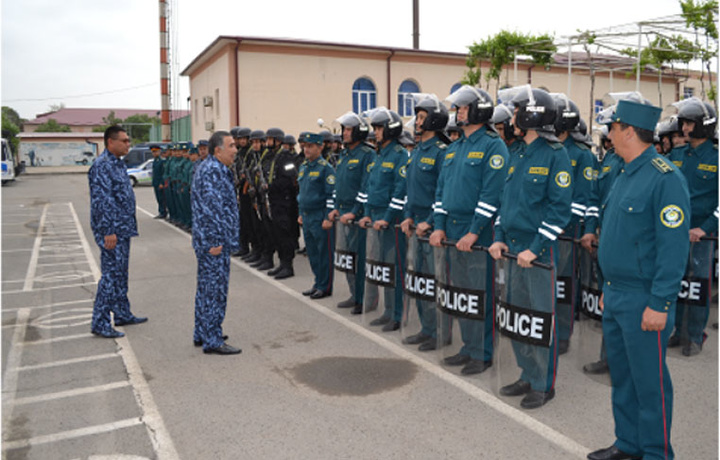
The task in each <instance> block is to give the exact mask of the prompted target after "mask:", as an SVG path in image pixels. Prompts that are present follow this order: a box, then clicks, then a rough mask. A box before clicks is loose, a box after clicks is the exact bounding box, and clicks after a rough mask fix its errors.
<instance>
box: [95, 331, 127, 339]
mask: <svg viewBox="0 0 720 460" xmlns="http://www.w3.org/2000/svg"><path fill="white" fill-rule="evenodd" d="M90 332H92V333H93V334H95V335H97V336H98V337H104V338H106V339H117V338H118V337H125V333H124V332H120V331H116V330H115V329H110V330H109V331H107V332H100V331H90Z"/></svg>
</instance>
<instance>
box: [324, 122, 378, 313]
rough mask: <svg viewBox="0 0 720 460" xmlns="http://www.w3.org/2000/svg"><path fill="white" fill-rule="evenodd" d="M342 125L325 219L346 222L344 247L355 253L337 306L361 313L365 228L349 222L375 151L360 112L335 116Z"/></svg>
mask: <svg viewBox="0 0 720 460" xmlns="http://www.w3.org/2000/svg"><path fill="white" fill-rule="evenodd" d="M337 122H338V123H340V126H342V137H343V141H344V143H345V146H346V147H345V149H343V150H341V151H340V156H339V159H338V163H337V169H336V171H335V178H336V181H335V209H334V210H332V211H331V212H330V214H329V215H328V219H329V220H331V221H333V222H334V221H335V220H336V219H337V218H338V216H340V222H341V223H342V224H343V225H348V226H349V227H348V229H347V230H348V233H347V246H346V247H347V248H348V250H349V251H351V252H354V253H355V254H356V257H355V273H352V272H347V273H346V278H347V283H348V287H349V288H350V298H348V299H347V300H343V301H342V302H340V303H338V304H337V306H338V308H353V310H352V311H353V312H355V313H362V304H363V300H364V298H365V270H364V267H365V237H366V234H367V231H366V230H365V229H364V228H360V227H358V226H357V225H354V224H352V223H350V221H351V220H358V219H359V218H360V217H362V202H359V201H357V198H358V192H360V189H361V188H362V185H363V183H364V181H365V178H366V175H367V169H368V165H369V164H370V163H371V162H372V161H373V159H374V157H375V151H374V150H373V149H371V148H370V147H369V146H368V145H367V144H366V143H365V139H367V136H368V133H369V132H370V127H369V126H368V125H367V123H365V121H364V120H363V119H362V118H360V116H359V115H358V114H356V113H354V112H348V113H346V114H344V115H342V116H341V117H339V118H338V119H337Z"/></svg>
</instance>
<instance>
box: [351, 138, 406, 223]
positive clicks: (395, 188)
mask: <svg viewBox="0 0 720 460" xmlns="http://www.w3.org/2000/svg"><path fill="white" fill-rule="evenodd" d="M407 161H408V153H407V150H405V149H404V148H403V147H402V146H401V145H400V144H398V142H397V141H396V140H393V141H391V142H390V143H389V144H388V145H386V146H385V147H383V148H381V149H380V151H379V152H378V154H377V156H376V157H375V158H374V160H373V161H372V162H371V163H370V164H369V165H368V173H369V174H368V175H367V180H366V181H365V185H364V186H363V187H362V191H361V192H360V194H359V197H360V198H361V199H365V200H367V201H366V202H364V203H363V204H364V205H365V212H364V215H366V216H369V215H370V208H378V209H385V215H384V216H383V219H382V220H384V221H385V222H393V221H394V220H395V219H398V218H400V217H401V216H402V212H403V207H404V206H405V201H406V183H405V176H406V170H407Z"/></svg>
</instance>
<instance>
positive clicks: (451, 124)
mask: <svg viewBox="0 0 720 460" xmlns="http://www.w3.org/2000/svg"><path fill="white" fill-rule="evenodd" d="M445 131H446V132H448V133H452V132H455V133H462V129H461V128H460V127H459V126H458V125H457V123H455V114H454V113H451V114H450V117H449V118H448V124H447V126H446V127H445Z"/></svg>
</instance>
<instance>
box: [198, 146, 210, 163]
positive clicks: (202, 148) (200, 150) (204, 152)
mask: <svg viewBox="0 0 720 460" xmlns="http://www.w3.org/2000/svg"><path fill="white" fill-rule="evenodd" d="M198 153H200V159H202V160H204V159H205V158H207V156H208V146H207V145H201V146H199V147H198Z"/></svg>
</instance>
